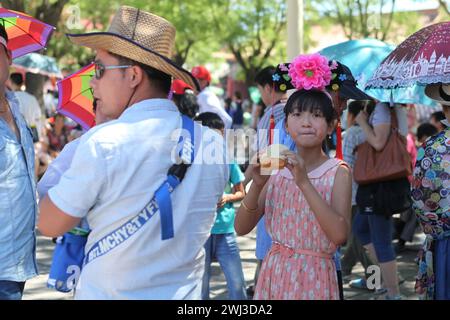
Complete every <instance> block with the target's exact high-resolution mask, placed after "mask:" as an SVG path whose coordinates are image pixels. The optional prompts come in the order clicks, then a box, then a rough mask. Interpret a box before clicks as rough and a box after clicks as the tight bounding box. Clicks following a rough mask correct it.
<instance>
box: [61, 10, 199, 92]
mask: <svg viewBox="0 0 450 320" xmlns="http://www.w3.org/2000/svg"><path fill="white" fill-rule="evenodd" d="M175 32H176V31H175V27H174V26H173V25H172V24H171V23H170V22H169V21H167V20H165V19H163V18H161V17H159V16H157V15H154V14H152V13H148V12H145V11H142V10H140V9H136V8H133V7H128V6H121V7H120V8H119V10H118V11H117V13H116V14H115V16H114V18H113V20H112V22H111V25H110V26H109V29H108V31H107V32H92V33H85V34H68V35H67V36H68V38H69V39H70V40H71V41H72V42H73V43H75V44H77V45H81V46H85V47H88V48H92V49H95V50H97V49H103V50H106V51H109V52H111V53H114V54H117V55H120V56H123V57H125V58H128V59H131V60H133V61H136V62H140V63H142V64H145V65H148V66H151V67H153V68H155V69H158V70H160V71H162V72H164V73H166V74H168V75H171V76H172V77H173V78H175V79H181V80H183V81H184V82H186V83H187V84H189V85H190V86H191V87H193V88H197V90H199V86H198V83H197V80H195V78H194V77H193V76H192V74H191V73H190V72H189V71H187V70H184V69H183V68H181V67H179V66H177V65H176V64H175V63H174V62H173V61H172V60H171V58H172V50H173V47H174V44H175Z"/></svg>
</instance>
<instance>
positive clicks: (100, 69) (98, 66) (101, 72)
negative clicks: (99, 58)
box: [94, 62, 132, 80]
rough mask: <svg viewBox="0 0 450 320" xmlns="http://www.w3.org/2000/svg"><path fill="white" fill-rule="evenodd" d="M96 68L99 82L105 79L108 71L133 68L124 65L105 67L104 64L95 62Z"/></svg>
mask: <svg viewBox="0 0 450 320" xmlns="http://www.w3.org/2000/svg"><path fill="white" fill-rule="evenodd" d="M94 66H95V78H96V79H97V80H99V79H101V77H103V75H104V73H105V71H106V70H112V69H126V68H130V67H132V65H123V66H105V65H104V64H102V63H100V62H94Z"/></svg>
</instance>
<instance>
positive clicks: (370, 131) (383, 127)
mask: <svg viewBox="0 0 450 320" xmlns="http://www.w3.org/2000/svg"><path fill="white" fill-rule="evenodd" d="M367 118H368V115H367V113H366V111H364V110H362V111H360V112H359V113H358V115H357V116H356V119H355V120H356V122H357V123H358V124H359V126H360V127H361V129H363V131H364V133H365V135H366V138H367V139H366V140H367V142H368V143H369V144H370V145H371V146H372V147H374V149H375V150H377V151H381V150H383V149H384V146H385V145H386V142H387V140H388V138H389V133H390V129H391V124H390V123H386V124H379V125H376V126H374V127H373V128H372V127H371V126H370V125H369V123H368V122H367Z"/></svg>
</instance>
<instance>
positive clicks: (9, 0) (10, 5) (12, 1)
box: [2, 0, 25, 12]
mask: <svg viewBox="0 0 450 320" xmlns="http://www.w3.org/2000/svg"><path fill="white" fill-rule="evenodd" d="M2 7H3V8H5V9H10V10H15V11H20V12H25V1H23V0H22V1H21V0H3V1H2Z"/></svg>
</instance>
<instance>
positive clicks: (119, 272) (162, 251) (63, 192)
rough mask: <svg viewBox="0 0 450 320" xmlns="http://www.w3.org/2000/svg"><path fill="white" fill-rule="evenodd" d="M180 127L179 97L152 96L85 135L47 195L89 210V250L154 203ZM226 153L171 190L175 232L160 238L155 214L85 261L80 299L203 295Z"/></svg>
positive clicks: (77, 213)
mask: <svg viewBox="0 0 450 320" xmlns="http://www.w3.org/2000/svg"><path fill="white" fill-rule="evenodd" d="M195 127H196V130H199V128H201V126H200V125H199V124H195ZM180 128H181V116H180V114H179V112H178V109H177V107H176V106H175V104H173V102H171V101H169V100H166V99H151V100H145V101H141V102H139V103H137V104H135V105H133V106H131V107H129V108H128V109H126V110H125V111H124V112H123V114H122V115H121V116H120V117H119V119H117V120H113V121H110V122H107V123H104V124H102V125H99V126H98V127H94V128H93V129H91V130H90V131H89V132H87V133H86V134H85V135H83V136H82V137H81V138H80V144H79V145H78V147H77V149H76V152H75V155H74V157H73V160H72V164H71V166H70V168H69V169H68V170H67V171H66V172H65V173H64V174H63V176H62V177H61V180H60V182H59V183H58V184H57V185H56V186H55V187H53V188H51V189H50V190H49V192H48V195H49V197H50V199H51V200H52V201H53V203H54V204H55V205H56V206H57V207H58V208H59V209H61V210H63V211H64V212H65V213H67V214H69V215H71V216H74V217H79V218H83V217H87V220H88V223H89V226H90V227H91V229H92V231H91V233H90V234H89V237H88V242H87V244H86V250H85V252H86V253H87V252H88V251H89V249H90V248H91V247H92V246H93V245H94V244H95V243H96V242H97V241H98V240H100V239H101V238H103V237H104V236H105V235H107V234H109V233H110V232H111V231H113V230H115V229H117V228H118V227H119V226H121V225H122V224H123V223H125V222H127V221H128V220H130V219H131V218H133V217H135V216H136V215H137V214H138V213H139V212H140V211H141V210H142V209H143V208H144V207H145V206H146V205H147V203H148V202H149V201H150V199H151V198H152V197H153V195H154V193H155V191H156V190H157V188H159V186H160V185H161V184H162V183H163V182H164V181H165V179H166V177H167V170H168V169H169V168H170V167H171V165H172V159H171V154H172V151H173V150H174V148H175V147H176V144H177V141H178V135H176V134H175V135H174V131H176V130H177V129H180ZM202 134H203V136H204V137H205V135H206V134H207V135H208V136H209V137H211V135H213V137H215V138H214V139H216V140H217V141H219V142H220V143H222V144H223V139H222V137H221V136H220V135H219V134H217V133H216V132H214V131H213V130H209V129H208V130H207V129H206V128H204V127H203V131H202ZM203 147H204V146H203ZM209 151H211V150H209ZM201 154H202V152H200V154H199V155H201ZM223 158H225V155H224V157H223ZM221 160H223V162H222V163H223V164H195V163H194V164H193V165H191V166H190V167H189V168H188V170H187V173H186V176H185V178H184V180H183V182H182V183H181V184H180V185H179V186H178V187H177V188H176V189H175V191H174V192H173V193H172V194H171V199H172V207H173V223H174V234H175V237H174V238H172V239H169V240H164V241H162V240H161V223H160V221H161V220H160V215H159V213H156V214H155V215H154V216H153V217H152V218H151V219H150V220H149V221H148V222H147V223H146V224H145V225H144V226H143V227H142V228H141V229H139V231H137V232H136V233H134V234H133V235H132V236H131V237H129V238H128V239H127V240H125V241H124V242H122V243H121V244H120V245H118V246H116V247H114V248H113V249H112V250H111V251H110V252H108V253H106V254H105V255H103V256H100V257H98V258H97V259H95V260H93V261H92V262H90V263H88V264H87V265H85V267H84V268H83V270H82V272H81V276H80V280H79V282H78V287H77V291H76V298H77V299H200V298H201V287H202V286H201V284H202V276H203V273H204V249H203V245H204V243H205V242H206V240H207V238H208V236H209V235H210V231H211V227H212V225H213V223H214V219H215V211H216V204H217V202H218V200H219V198H220V197H221V195H222V193H223V190H224V188H225V184H226V182H227V178H228V165H226V164H225V161H224V160H225V159H221Z"/></svg>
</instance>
